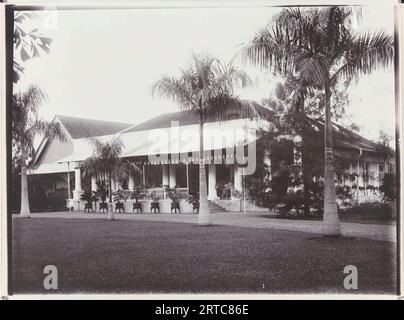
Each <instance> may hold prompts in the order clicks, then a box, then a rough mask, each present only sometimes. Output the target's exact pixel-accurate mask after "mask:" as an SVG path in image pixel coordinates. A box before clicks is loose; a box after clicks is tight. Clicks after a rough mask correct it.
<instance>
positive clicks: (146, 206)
mask: <svg viewBox="0 0 404 320" xmlns="http://www.w3.org/2000/svg"><path fill="white" fill-rule="evenodd" d="M139 202H140V205H141V206H142V213H150V205H151V203H152V201H151V200H139Z"/></svg>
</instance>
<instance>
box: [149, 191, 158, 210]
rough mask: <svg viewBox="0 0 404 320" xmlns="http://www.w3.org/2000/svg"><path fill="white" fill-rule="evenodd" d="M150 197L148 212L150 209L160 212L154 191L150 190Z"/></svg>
mask: <svg viewBox="0 0 404 320" xmlns="http://www.w3.org/2000/svg"><path fill="white" fill-rule="evenodd" d="M150 198H151V202H150V212H152V210H153V211H154V213H156V212H157V211H158V212H160V203H159V198H158V196H157V193H156V191H153V192H152V194H151V195H150Z"/></svg>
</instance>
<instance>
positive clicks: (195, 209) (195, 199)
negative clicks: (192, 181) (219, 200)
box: [186, 193, 199, 213]
mask: <svg viewBox="0 0 404 320" xmlns="http://www.w3.org/2000/svg"><path fill="white" fill-rule="evenodd" d="M186 202H187V204H188V205H189V207H188V209H190V210H191V212H192V213H199V193H197V194H196V195H192V194H190V195H189V196H188V199H187V201H186Z"/></svg>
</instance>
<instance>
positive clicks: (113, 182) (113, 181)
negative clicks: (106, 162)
mask: <svg viewBox="0 0 404 320" xmlns="http://www.w3.org/2000/svg"><path fill="white" fill-rule="evenodd" d="M111 189H112V192H114V191H116V180H115V178H114V177H111Z"/></svg>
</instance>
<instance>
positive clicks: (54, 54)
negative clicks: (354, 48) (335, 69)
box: [14, 6, 395, 140]
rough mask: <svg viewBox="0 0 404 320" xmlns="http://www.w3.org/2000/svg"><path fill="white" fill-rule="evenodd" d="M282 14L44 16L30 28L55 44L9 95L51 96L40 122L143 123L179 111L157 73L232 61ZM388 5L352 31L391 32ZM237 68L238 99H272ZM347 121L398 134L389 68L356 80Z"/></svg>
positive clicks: (190, 11)
mask: <svg viewBox="0 0 404 320" xmlns="http://www.w3.org/2000/svg"><path fill="white" fill-rule="evenodd" d="M278 10H279V8H271V7H260V8H198V9H197V8H185V9H131V10H123V9H119V10H118V9H117V10H111V9H109V10H82V11H77V10H74V11H47V12H42V13H38V15H37V18H36V19H35V20H33V21H31V22H29V24H30V25H28V27H29V28H30V27H31V26H32V27H38V28H39V29H40V30H41V31H42V33H43V34H44V35H46V36H48V37H51V38H52V39H53V42H52V45H51V51H50V53H49V54H46V55H43V56H42V57H41V58H37V59H33V60H29V61H28V62H26V64H25V67H26V71H25V75H24V78H23V79H22V80H21V81H20V82H19V83H18V85H17V86H16V87H15V88H14V90H15V91H18V90H23V89H24V88H26V87H27V86H28V85H30V84H37V85H39V86H40V87H42V88H43V90H44V91H45V92H46V93H47V95H48V101H47V102H46V103H45V104H44V105H43V106H42V107H41V109H40V110H41V111H40V114H41V115H42V116H43V117H44V118H45V119H48V120H51V119H52V118H53V117H54V116H55V115H56V114H61V115H70V116H76V117H84V118H93V119H102V120H110V121H119V122H127V123H133V124H136V123H140V122H143V121H145V120H147V119H150V118H152V117H155V116H157V115H159V114H161V113H164V112H173V111H177V110H179V107H178V105H176V104H175V103H173V102H171V101H170V100H166V99H160V98H153V97H152V95H151V86H152V84H153V83H154V82H156V81H157V80H159V79H160V77H161V76H162V75H163V74H169V75H177V74H178V73H179V70H180V68H182V67H185V66H186V64H187V62H188V61H189V58H190V56H191V54H192V52H196V53H199V52H205V53H209V54H211V55H213V56H216V57H217V58H219V59H220V60H221V61H222V62H228V61H230V60H231V59H233V58H235V55H236V53H237V52H238V51H239V49H240V48H241V47H242V45H243V44H244V43H247V42H248V41H249V40H250V39H251V38H252V37H253V36H254V34H255V32H256V31H257V30H259V29H260V28H261V27H264V26H266V25H267V24H268V22H269V21H270V20H271V18H272V17H273V15H274V14H275V13H276V12H278ZM393 13H394V12H393V9H392V7H391V6H376V7H367V8H364V10H363V20H362V21H361V22H360V23H358V25H357V31H358V32H361V31H366V30H378V29H384V30H385V31H387V32H389V33H391V34H392V33H393V30H394V29H393V28H394V15H393ZM235 59H236V60H235V64H236V65H237V66H239V67H240V68H242V69H243V70H245V71H246V72H247V73H248V74H249V76H250V77H251V78H252V79H253V85H252V86H250V87H248V88H246V89H244V90H239V91H238V94H239V96H240V97H241V98H246V99H253V100H255V101H257V102H260V101H261V99H263V98H268V97H270V96H271V95H273V90H274V88H275V85H276V84H277V82H278V81H279V79H277V78H276V77H274V76H273V75H272V74H270V73H269V72H266V71H265V70H260V69H258V68H256V67H253V66H250V65H244V64H243V63H242V62H241V60H240V59H239V58H238V57H236V58H235ZM348 92H349V98H350V104H349V105H348V106H347V107H346V110H347V114H348V115H349V118H350V119H351V120H352V121H354V122H355V123H356V124H358V125H359V127H360V133H361V134H362V135H364V136H366V137H368V138H371V139H374V140H375V139H377V137H378V134H379V130H381V129H382V130H384V131H386V132H387V133H389V134H390V135H392V136H394V130H395V104H394V70H393V68H390V69H388V70H380V71H376V72H374V73H373V74H372V75H370V76H366V77H362V78H360V79H359V81H358V83H353V84H351V87H350V88H349V91H348Z"/></svg>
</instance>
